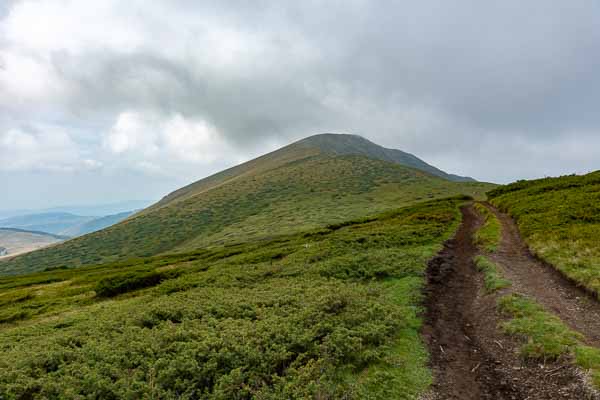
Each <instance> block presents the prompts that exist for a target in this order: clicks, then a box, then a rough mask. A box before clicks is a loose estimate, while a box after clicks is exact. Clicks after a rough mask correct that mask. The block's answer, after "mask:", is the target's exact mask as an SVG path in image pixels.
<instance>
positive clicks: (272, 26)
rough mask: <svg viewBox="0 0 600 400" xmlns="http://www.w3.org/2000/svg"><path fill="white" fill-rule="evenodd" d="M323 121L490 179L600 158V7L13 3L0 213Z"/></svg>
mask: <svg viewBox="0 0 600 400" xmlns="http://www.w3.org/2000/svg"><path fill="white" fill-rule="evenodd" d="M322 132H338V133H354V134H358V135H362V136H364V137H367V138H368V139H370V140H372V141H374V142H376V143H379V144H381V145H384V146H386V147H393V148H398V149H401V150H404V151H408V152H411V153H414V154H416V155H417V156H419V157H421V158H423V159H424V160H426V161H428V162H430V163H432V164H434V165H436V166H438V167H440V168H442V169H444V170H446V171H448V172H452V173H457V174H461V175H469V176H473V177H475V178H477V179H479V180H486V181H494V182H508V181H512V180H516V179H519V178H532V177H541V176H546V175H559V174H567V173H573V172H576V173H584V172H587V171H591V170H596V169H600V2H598V1H597V0H589V1H578V0H570V1H564V0H560V1H551V0H540V1H526V0H514V1H513V0H504V1H501V2H500V1H481V0H473V1H444V0H439V1H422V0H421V1H410V2H409V1H352V0H343V1H310V0H302V1H259V0H255V1H250V2H249V1H245V0H240V1H214V2H211V1H203V2H198V1H193V0H169V1H166V0H165V1H152V2H150V1H146V0H143V1H142V0H128V1H120V0H89V1H69V0H35V1H34V0H0V187H1V188H2V189H1V195H0V209H7V208H24V207H49V206H56V205H61V204H74V203H78V204H86V203H106V202H111V201H119V200H125V199H157V198H159V197H161V196H162V195H164V194H166V193H167V192H169V191H171V190H174V189H176V188H178V187H180V186H181V185H184V184H186V183H189V182H191V181H194V180H196V179H199V178H201V177H204V176H206V175H208V174H210V173H213V172H216V171H218V170H221V169H223V168H224V167H227V166H231V165H234V164H237V163H239V162H240V161H244V160H247V159H250V158H253V157H255V156H257V155H260V154H261V153H264V152H267V151H270V150H273V149H275V148H277V147H278V146H281V145H285V144H287V143H289V142H290V141H293V140H296V139H299V138H302V137H305V136H308V135H312V134H315V133H322Z"/></svg>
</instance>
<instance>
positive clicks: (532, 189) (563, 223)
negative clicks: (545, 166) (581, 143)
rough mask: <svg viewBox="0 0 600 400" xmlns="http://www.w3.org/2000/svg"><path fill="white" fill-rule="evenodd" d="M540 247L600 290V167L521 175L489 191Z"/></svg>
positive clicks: (563, 267) (566, 269) (563, 268)
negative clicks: (584, 171)
mask: <svg viewBox="0 0 600 400" xmlns="http://www.w3.org/2000/svg"><path fill="white" fill-rule="evenodd" d="M489 197H490V198H491V201H492V203H493V204H494V205H496V206H498V207H499V208H501V209H502V210H505V211H508V212H509V213H510V214H511V215H512V216H513V217H514V218H515V219H516V221H517V223H518V225H519V230H520V231H521V233H522V235H523V237H524V238H525V240H526V241H527V243H528V245H529V247H530V248H531V249H532V251H533V252H534V253H536V254H537V255H538V256H540V257H541V258H543V259H544V260H546V261H548V262H550V263H551V264H553V265H555V266H556V267H557V268H558V269H559V270H560V271H562V272H563V273H564V274H565V275H566V276H568V277H570V278H571V279H573V280H574V281H576V282H577V283H579V284H580V285H582V286H584V287H586V288H587V289H589V290H590V291H593V292H594V293H596V294H597V295H600V246H599V245H598V238H599V237H600V171H596V172H593V173H590V174H588V175H584V176H576V175H571V176H563V177H560V178H545V179H538V180H533V181H519V182H516V183H513V184H511V185H507V186H501V187H498V188H496V189H495V190H493V191H491V192H490V193H489Z"/></svg>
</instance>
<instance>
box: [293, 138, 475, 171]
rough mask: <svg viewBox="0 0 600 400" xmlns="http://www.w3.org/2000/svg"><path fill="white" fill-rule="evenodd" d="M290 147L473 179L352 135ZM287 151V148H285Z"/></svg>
mask: <svg viewBox="0 0 600 400" xmlns="http://www.w3.org/2000/svg"><path fill="white" fill-rule="evenodd" d="M289 147H300V148H316V149H318V150H319V151H320V152H323V153H331V154H336V155H350V154H354V155H362V156H366V157H369V158H374V159H378V160H382V161H388V162H393V163H396V164H401V165H405V166H408V167H411V168H416V169H419V170H421V171H425V172H427V173H430V174H432V175H435V176H438V177H440V178H444V179H447V180H449V181H454V182H472V181H474V179H473V178H470V177H464V176H458V175H454V174H449V173H447V172H444V171H442V170H440V169H438V168H436V167H434V166H432V165H430V164H428V163H426V162H425V161H423V160H421V159H420V158H418V157H417V156H415V155H413V154H410V153H406V152H404V151H401V150H396V149H388V148H386V147H383V146H380V145H378V144H375V143H373V142H371V141H370V140H368V139H366V138H364V137H362V136H359V135H352V134H343V133H321V134H318V135H313V136H309V137H307V138H304V139H302V140H299V141H297V142H295V143H292V144H291V145H290V146H288V148H289ZM284 149H285V147H284Z"/></svg>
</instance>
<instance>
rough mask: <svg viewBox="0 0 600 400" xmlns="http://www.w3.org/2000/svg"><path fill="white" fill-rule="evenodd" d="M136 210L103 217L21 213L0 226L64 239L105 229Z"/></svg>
mask: <svg viewBox="0 0 600 400" xmlns="http://www.w3.org/2000/svg"><path fill="white" fill-rule="evenodd" d="M134 212H135V211H126V212H122V213H119V214H114V215H107V216H103V217H93V216H81V215H75V214H71V213H66V212H46V213H40V214H29V215H20V216H16V217H10V218H6V219H2V220H0V228H15V229H21V230H26V231H34V232H38V233H40V232H41V233H46V234H53V235H59V236H61V237H63V239H64V238H67V237H76V236H81V235H85V234H87V233H91V232H95V231H97V230H100V229H104V228H106V227H108V226H111V225H113V224H116V223H117V222H120V221H122V220H124V219H125V218H127V217H129V216H130V215H131V214H133V213H134ZM0 244H1V243H0Z"/></svg>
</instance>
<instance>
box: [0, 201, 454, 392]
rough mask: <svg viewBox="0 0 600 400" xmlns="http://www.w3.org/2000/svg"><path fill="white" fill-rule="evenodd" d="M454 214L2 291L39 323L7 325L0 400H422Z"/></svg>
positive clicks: (67, 274) (0, 347)
mask: <svg viewBox="0 0 600 400" xmlns="http://www.w3.org/2000/svg"><path fill="white" fill-rule="evenodd" d="M461 202H462V200H456V199H454V200H445V201H436V202H432V203H425V204H422V205H418V206H414V207H409V208H405V209H401V210H398V211H395V212H393V213H387V214H385V215H382V216H380V217H378V218H375V219H374V220H369V221H361V222H357V223H352V224H347V225H346V226H343V227H340V228H339V229H336V230H329V231H326V232H325V233H323V234H319V235H306V234H305V233H300V234H297V235H290V236H286V237H280V238H278V239H276V240H272V241H269V242H260V243H247V244H238V245H236V246H232V247H229V248H228V247H225V248H213V249H204V250H199V251H196V252H194V253H193V254H192V253H190V254H187V255H179V256H164V257H154V258H148V259H139V260H132V261H130V262H127V263H123V264H113V265H108V266H97V267H89V268H82V269H78V270H77V274H75V272H74V270H66V271H51V272H46V273H42V274H38V275H32V276H25V277H17V278H13V280H12V281H11V280H10V279H5V280H2V281H0V299H1V298H2V296H16V297H18V298H23V301H22V302H20V303H18V306H15V307H19V308H18V309H19V310H39V309H42V311H35V312H33V314H31V315H30V316H28V317H27V318H28V319H25V320H22V321H14V322H11V323H7V324H4V325H0V354H2V357H0V398H5V399H24V398H40V399H41V398H102V399H111V398H119V399H121V398H160V399H196V398H203V399H273V400H274V399H303V398H322V399H364V398H371V399H389V398H398V399H414V398H417V397H418V395H419V394H420V393H422V392H423V391H424V390H425V389H426V388H427V386H428V385H429V384H430V382H431V375H430V372H429V371H428V369H427V353H426V351H425V349H424V346H423V344H422V343H421V341H420V338H419V329H420V326H421V320H420V318H419V315H420V298H421V294H420V293H421V287H422V284H423V274H424V268H425V265H426V262H427V260H428V259H429V258H430V257H432V256H433V255H434V254H435V253H436V252H437V251H438V250H439V249H440V247H441V243H442V242H443V241H444V240H445V239H447V238H448V237H449V236H450V235H451V234H452V232H453V231H454V229H455V228H456V226H457V224H458V220H459V215H460V214H459V212H458V208H457V206H458V205H459V204H460V203H461ZM171 271H175V272H171ZM49 275H51V276H53V277H56V278H58V279H59V281H58V282H55V283H50V284H41V285H40V284H32V283H35V282H36V279H37V280H43V279H44V278H45V277H47V276H49ZM21 284H22V285H21ZM2 285H4V286H2ZM142 288H143V289H144V290H139V289H142ZM94 291H96V292H97V293H96V294H98V291H100V293H105V294H108V295H110V296H113V295H114V294H119V293H124V292H126V293H127V295H126V296H117V297H114V298H113V299H112V300H111V301H102V299H100V298H98V297H97V296H94ZM103 291H104V292H103ZM27 293H33V294H35V296H32V297H31V298H27V297H26V296H27Z"/></svg>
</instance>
